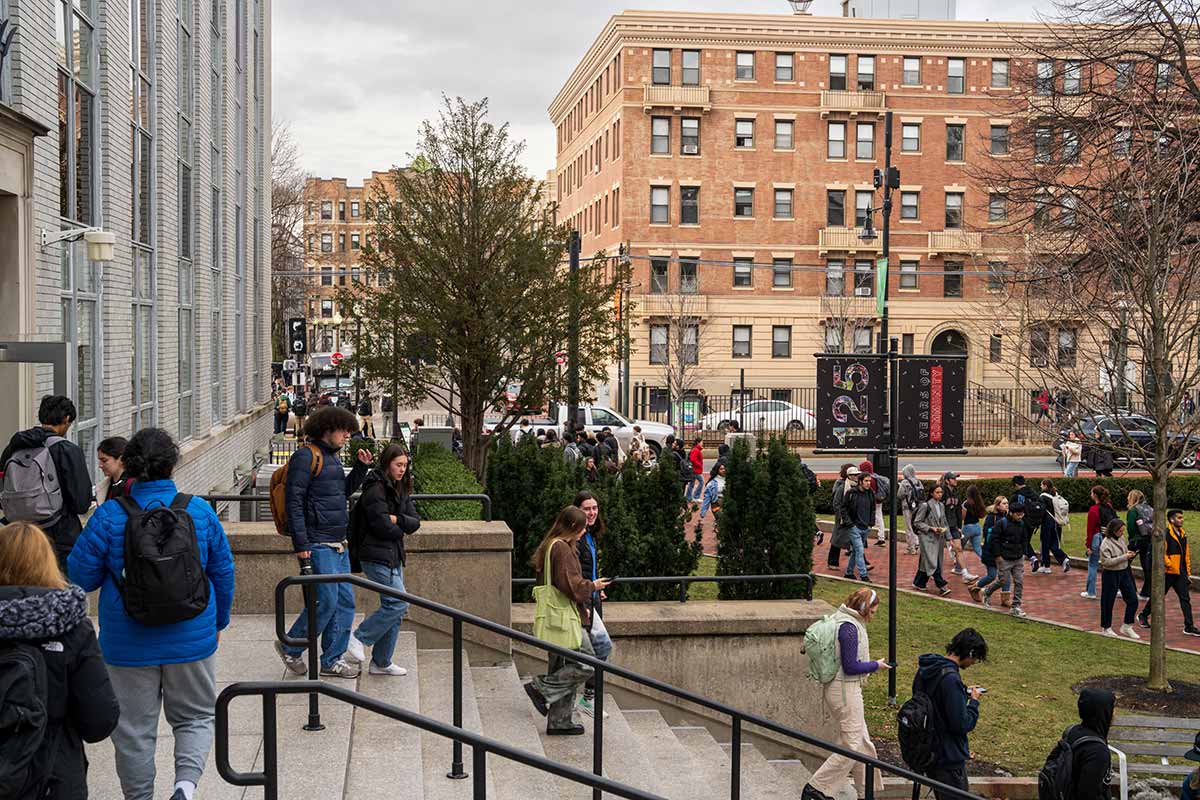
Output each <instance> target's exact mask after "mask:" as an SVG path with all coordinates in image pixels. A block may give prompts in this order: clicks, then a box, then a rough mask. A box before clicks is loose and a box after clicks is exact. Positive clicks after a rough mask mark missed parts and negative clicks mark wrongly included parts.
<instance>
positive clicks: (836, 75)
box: [829, 53, 850, 91]
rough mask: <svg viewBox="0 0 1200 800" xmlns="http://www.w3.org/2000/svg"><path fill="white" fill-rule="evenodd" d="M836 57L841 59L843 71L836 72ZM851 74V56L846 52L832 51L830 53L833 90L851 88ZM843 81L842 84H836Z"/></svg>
mask: <svg viewBox="0 0 1200 800" xmlns="http://www.w3.org/2000/svg"><path fill="white" fill-rule="evenodd" d="M835 59H841V62H842V71H841V72H834V71H833V64H834V60H835ZM849 74H850V56H849V54H846V53H830V55H829V88H830V90H832V91H846V89H847V88H849V84H848V83H847V81H848V80H849ZM839 81H840V82H841V86H835V85H834V84H835V83H837V82H839Z"/></svg>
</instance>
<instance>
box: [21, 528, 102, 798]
mask: <svg viewBox="0 0 1200 800" xmlns="http://www.w3.org/2000/svg"><path fill="white" fill-rule="evenodd" d="M87 611H88V604H87V595H86V594H85V593H84V591H83V589H81V588H79V587H78V586H73V585H70V584H68V583H67V581H66V579H65V578H64V577H63V574H62V572H61V571H60V570H59V568H58V560H57V559H56V557H55V555H54V548H53V546H52V545H51V544H50V540H49V539H48V538H46V534H44V533H42V531H41V529H40V528H38V527H37V526H36V525H34V524H33V523H31V522H14V523H12V524H11V525H6V526H5V527H3V528H0V797H5V798H38V800H84V799H85V798H87V796H88V786H87V769H88V762H87V758H85V757H84V752H83V745H84V742H87V743H89V744H94V743H96V742H99V741H102V740H104V739H107V738H108V737H109V736H110V735H111V734H112V732H113V729H114V728H115V727H116V726H117V718H118V717H119V716H120V707H119V706H118V705H117V698H116V695H114V694H113V689H112V684H111V683H110V682H109V679H108V670H107V669H105V666H104V660H103V659H102V658H101V657H100V648H99V647H98V646H97V644H96V631H95V629H94V628H92V623H91V622H90V621H89V620H88V616H87ZM27 723H32V724H27Z"/></svg>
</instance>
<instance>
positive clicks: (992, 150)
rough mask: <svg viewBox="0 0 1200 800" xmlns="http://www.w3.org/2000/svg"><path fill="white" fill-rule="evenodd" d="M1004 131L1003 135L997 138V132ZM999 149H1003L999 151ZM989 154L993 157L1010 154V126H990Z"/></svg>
mask: <svg viewBox="0 0 1200 800" xmlns="http://www.w3.org/2000/svg"><path fill="white" fill-rule="evenodd" d="M1000 131H1003V133H1002V135H1000V136H997V135H996V134H997V132H1000ZM997 147H999V148H1001V149H997ZM988 154H989V155H993V156H1006V155H1008V154H1009V126H1008V125H990V126H989V127H988Z"/></svg>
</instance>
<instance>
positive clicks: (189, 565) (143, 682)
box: [68, 428, 234, 800]
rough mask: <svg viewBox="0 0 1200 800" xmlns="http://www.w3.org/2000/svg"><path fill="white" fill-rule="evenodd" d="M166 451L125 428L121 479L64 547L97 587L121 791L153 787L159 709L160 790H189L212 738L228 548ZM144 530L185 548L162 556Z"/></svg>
mask: <svg viewBox="0 0 1200 800" xmlns="http://www.w3.org/2000/svg"><path fill="white" fill-rule="evenodd" d="M178 463H179V447H178V446H177V445H176V444H175V442H174V441H173V440H172V439H171V436H170V434H168V433H167V432H166V431H164V430H161V429H159V428H145V429H143V430H140V431H138V432H137V433H135V434H134V435H133V438H132V439H130V440H129V444H128V445H127V446H126V448H125V467H126V469H127V470H128V471H129V474H130V475H132V476H133V478H134V479H135V480H136V483H134V485H133V491H132V492H131V493H130V496H129V497H122V498H120V500H119V501H118V502H113V503H105V504H104V505H102V506H100V508H98V509H96V512H95V513H94V514H92V516H91V519H89V520H88V524H87V527H86V528H84V530H83V534H82V535H81V536H80V537H79V542H78V543H77V544H76V545H75V549H74V550H72V551H71V556H70V558H69V559H68V566H69V569H70V576H71V581H72V582H74V583H76V584H78V585H79V586H81V587H82V588H83V589H84V591H88V592H90V591H94V590H96V589H99V590H100V602H99V616H100V650H101V652H102V653H103V654H104V661H105V663H107V664H108V673H109V677H110V678H111V680H112V685H113V690H114V691H115V693H116V696H117V699H118V700H119V701H120V704H121V719H120V721H119V722H118V723H117V728H116V730H115V731H114V732H113V736H112V738H113V745H114V749H115V751H116V762H117V775H118V776H119V777H120V779H121V789H122V790H123V792H124V794H125V800H151V798H153V797H154V796H155V795H156V791H155V785H154V781H155V756H154V754H155V745H156V742H157V740H158V718H159V713H160V711H161V710H164V709H165V711H166V716H167V722H168V723H169V724H170V726H171V729H172V731H173V733H174V736H175V765H174V773H175V774H174V790H173V794H172V795H171V800H192V795H193V793H194V792H195V790H196V785H197V784H198V783H199V782H200V776H201V775H202V774H203V772H204V766H205V764H206V763H207V761H208V753H209V750H210V749H211V747H212V740H213V718H214V714H215V709H216V699H217V689H216V655H215V654H216V651H217V642H218V640H219V639H220V632H221V631H222V630H224V629H225V628H226V627H227V626H228V625H229V613H230V608H231V607H232V605H233V590H234V575H233V556H232V555H231V554H230V552H229V541H228V539H227V538H226V536H225V531H224V530H223V529H222V528H221V523H220V521H219V520H218V519H217V515H216V512H214V511H213V510H212V508H211V507H210V506H209V505H208V503H206V502H204V501H203V500H201V499H200V498H199V497H191V496H189V495H186V494H180V493H179V491H178V489H176V487H175V482H174V481H173V480H172V474H173V473H174V471H175V466H176V464H178ZM150 531H154V532H155V533H154V536H157V537H158V539H159V541H164V540H165V541H166V542H168V543H170V544H176V543H178V544H179V545H182V546H183V547H185V548H186V550H184V552H185V555H182V556H178V557H176V558H175V559H173V560H172V561H171V562H169V563H166V562H163V560H162V558H161V557H159V554H160V552H161V551H160V550H159V549H157V548H155V549H150V550H149V551H147V550H145V549H141V548H140V547H139V545H138V544H137V543H138V542H144V541H146V540H147V539H150V538H153V537H152V536H151V534H150V533H149V532H150ZM127 537H132V539H131V541H129V542H127V541H126V539H127ZM188 545H190V547H188ZM172 551H175V549H174V548H172ZM130 556H132V557H133V558H132V560H131V559H130ZM151 562H152V566H151ZM117 576H121V578H120V579H118V577H117Z"/></svg>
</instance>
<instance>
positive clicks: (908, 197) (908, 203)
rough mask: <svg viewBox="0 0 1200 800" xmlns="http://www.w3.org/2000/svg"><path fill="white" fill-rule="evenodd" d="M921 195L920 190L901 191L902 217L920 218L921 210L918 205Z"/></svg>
mask: <svg viewBox="0 0 1200 800" xmlns="http://www.w3.org/2000/svg"><path fill="white" fill-rule="evenodd" d="M920 196H921V193H920V192H901V193H900V219H920V218H921V212H920V208H919V206H918V200H919V198H920Z"/></svg>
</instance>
